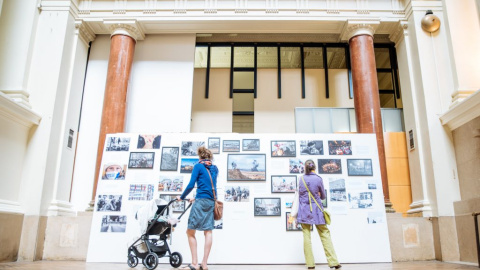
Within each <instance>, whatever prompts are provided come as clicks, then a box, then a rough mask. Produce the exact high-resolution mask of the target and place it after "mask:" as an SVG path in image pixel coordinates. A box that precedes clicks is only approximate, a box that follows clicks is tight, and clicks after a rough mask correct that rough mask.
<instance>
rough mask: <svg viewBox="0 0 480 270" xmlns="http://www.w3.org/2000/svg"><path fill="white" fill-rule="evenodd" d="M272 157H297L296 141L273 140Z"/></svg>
mask: <svg viewBox="0 0 480 270" xmlns="http://www.w3.org/2000/svg"><path fill="white" fill-rule="evenodd" d="M271 146H272V148H271V149H272V157H296V156H297V154H296V153H297V148H296V142H295V141H271Z"/></svg>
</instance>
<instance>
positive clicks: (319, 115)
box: [314, 109, 333, 133]
mask: <svg viewBox="0 0 480 270" xmlns="http://www.w3.org/2000/svg"><path fill="white" fill-rule="evenodd" d="M314 119H315V122H314V128H315V133H332V132H333V131H332V121H331V120H332V119H331V117H330V109H316V110H314Z"/></svg>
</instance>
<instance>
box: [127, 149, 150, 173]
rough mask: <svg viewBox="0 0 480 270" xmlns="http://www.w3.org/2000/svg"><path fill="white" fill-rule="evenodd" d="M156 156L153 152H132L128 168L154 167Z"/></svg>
mask: <svg viewBox="0 0 480 270" xmlns="http://www.w3.org/2000/svg"><path fill="white" fill-rule="evenodd" d="M154 157H155V153H153V152H131V153H130V160H129V161H128V168H136V169H152V168H153V159H154Z"/></svg>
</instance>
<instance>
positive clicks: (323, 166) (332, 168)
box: [318, 159, 342, 174]
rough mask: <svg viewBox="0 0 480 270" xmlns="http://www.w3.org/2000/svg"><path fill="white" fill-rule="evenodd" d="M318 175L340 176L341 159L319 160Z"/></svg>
mask: <svg viewBox="0 0 480 270" xmlns="http://www.w3.org/2000/svg"><path fill="white" fill-rule="evenodd" d="M318 173H319V174H342V160H341V159H319V160H318Z"/></svg>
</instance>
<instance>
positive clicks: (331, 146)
mask: <svg viewBox="0 0 480 270" xmlns="http://www.w3.org/2000/svg"><path fill="white" fill-rule="evenodd" d="M328 154H330V155H352V142H351V141H328Z"/></svg>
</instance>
